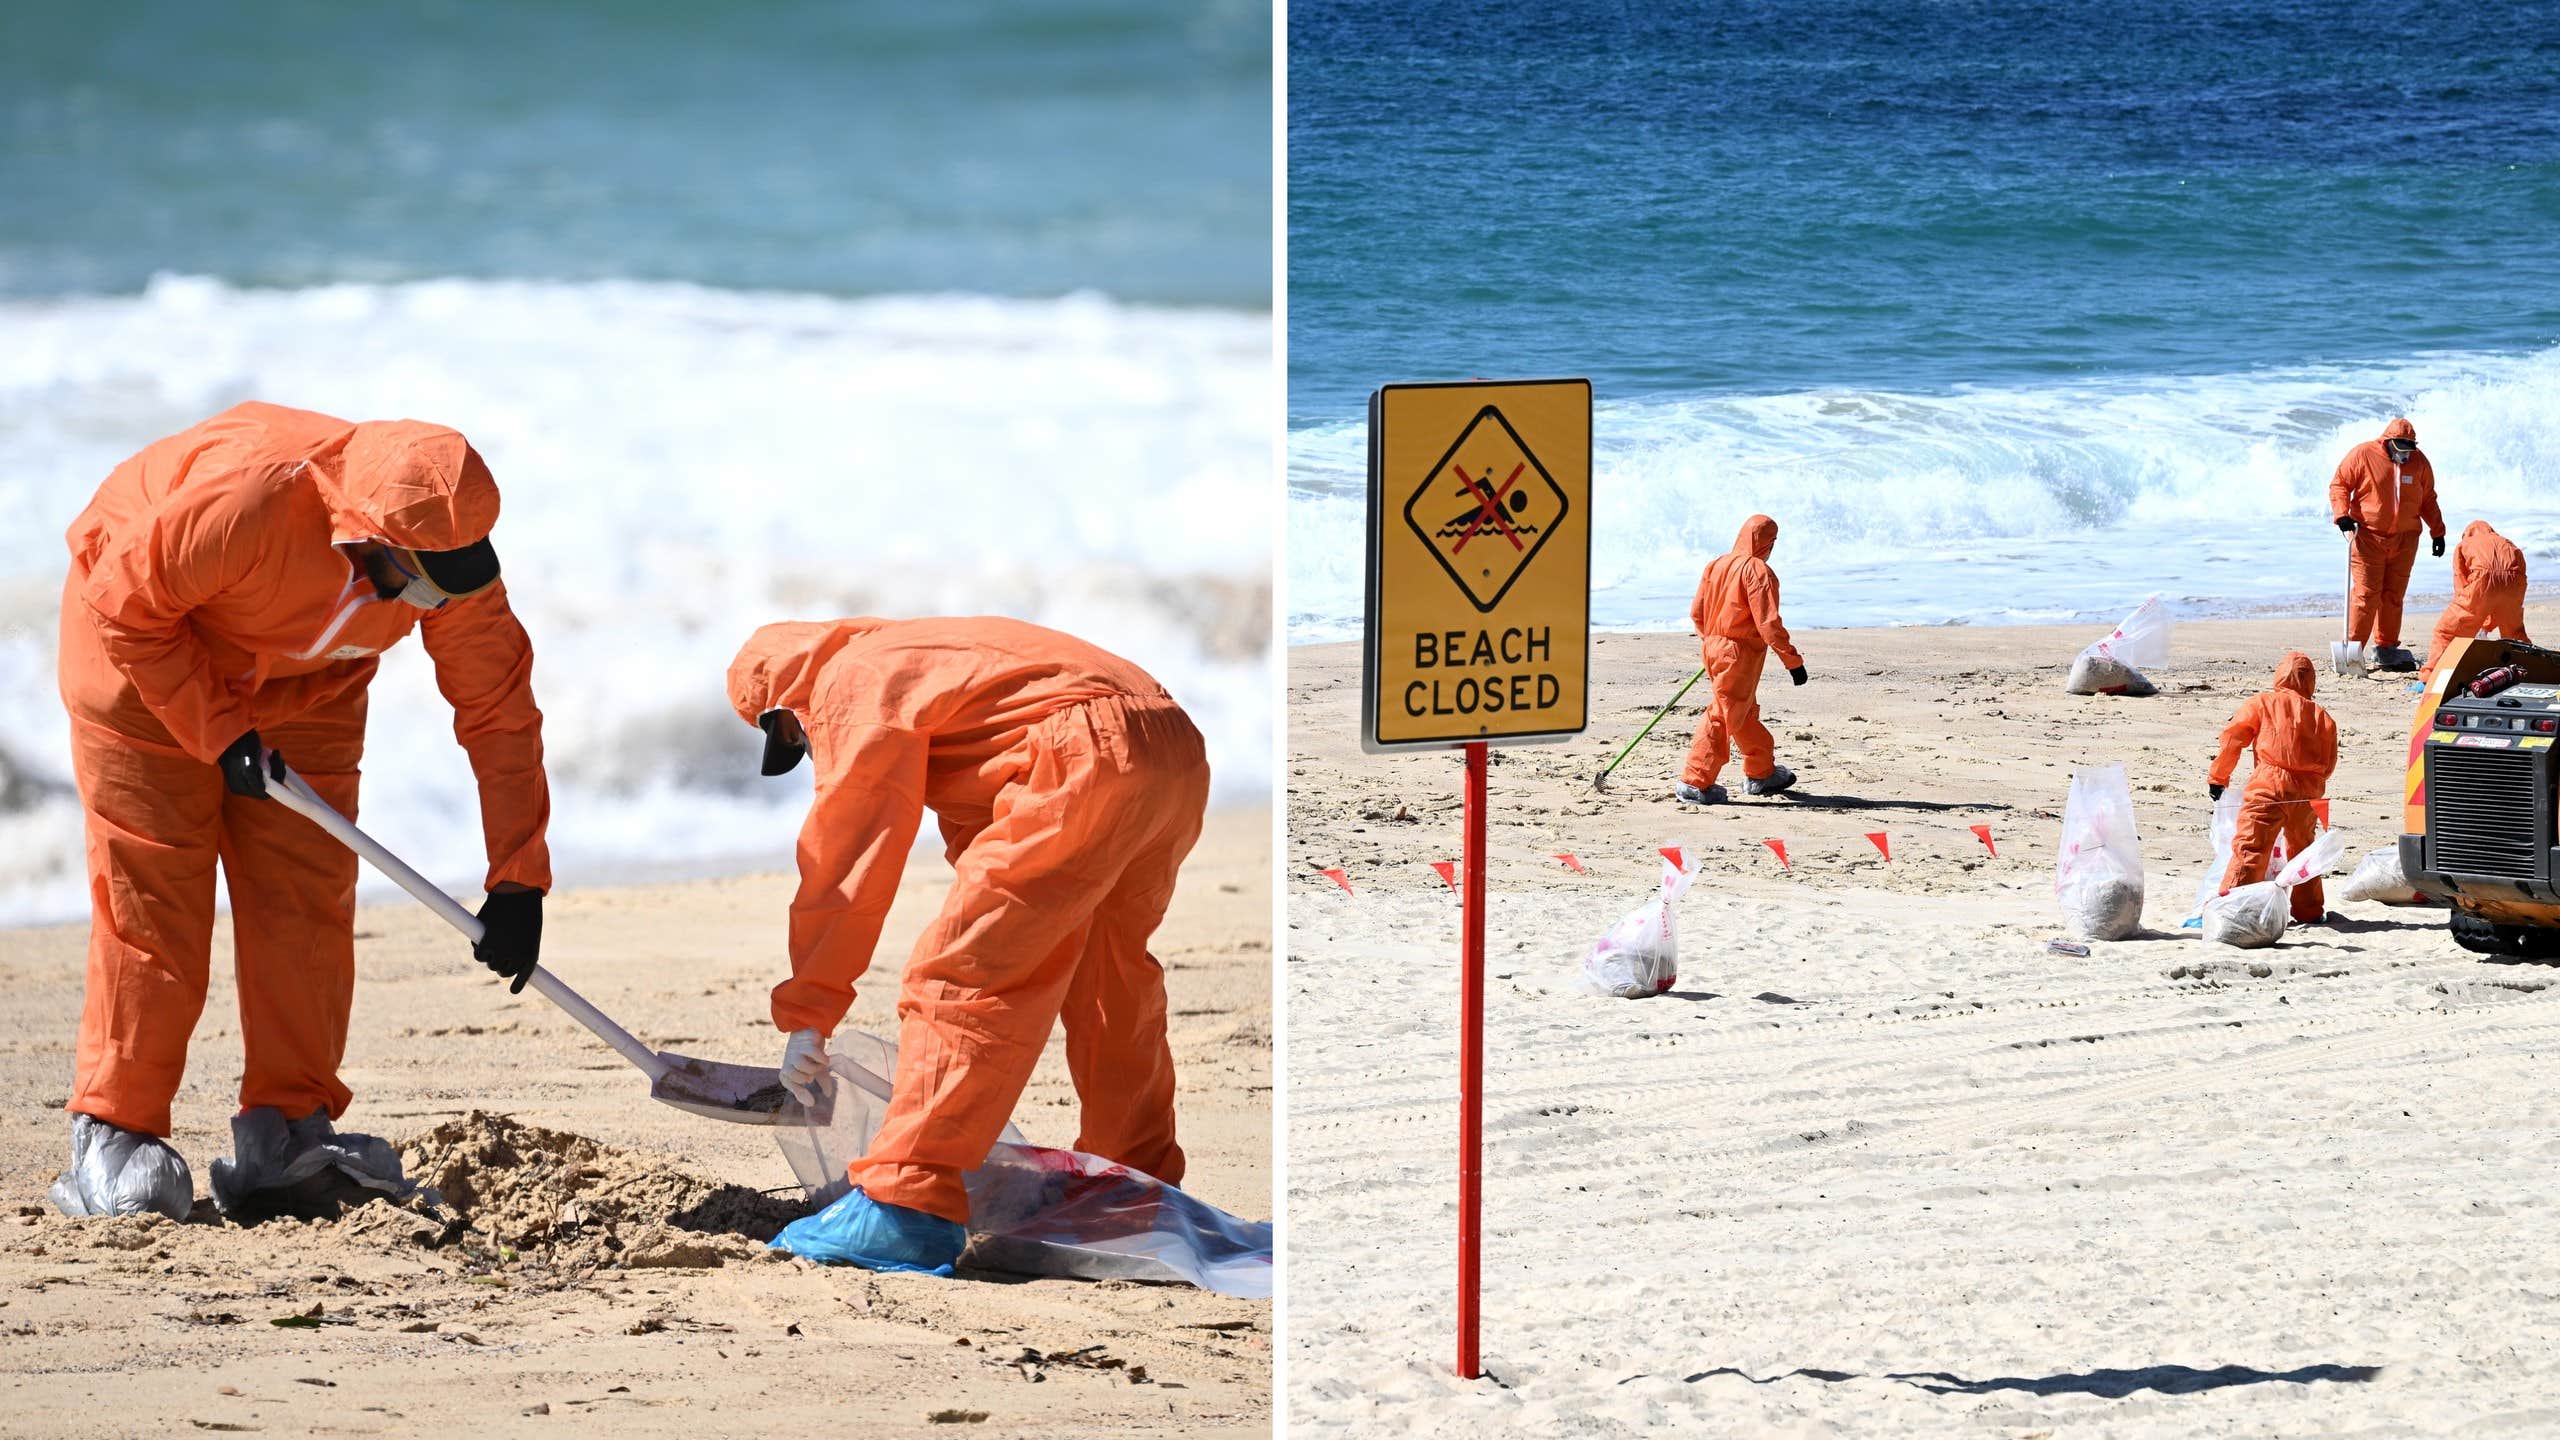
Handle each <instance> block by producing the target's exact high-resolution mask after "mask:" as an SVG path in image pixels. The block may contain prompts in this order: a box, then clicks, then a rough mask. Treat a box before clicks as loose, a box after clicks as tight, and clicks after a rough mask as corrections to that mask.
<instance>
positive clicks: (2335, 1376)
mask: <svg viewBox="0 0 2560 1440" xmlns="http://www.w3.org/2000/svg"><path fill="white" fill-rule="evenodd" d="M2381 1373H2382V1367H2381V1366H2379V1365H2304V1366H2301V1367H2299V1368H2296V1369H2292V1370H2259V1369H2254V1368H2252V1367H2250V1366H2247V1365H2217V1366H2215V1367H2214V1368H2213V1369H2211V1370H2198V1369H2196V1368H2195V1367H2194V1366H2192V1365H2150V1366H2145V1367H2144V1368H2142V1369H2140V1370H2089V1371H2083V1372H2079V1373H2076V1374H2065V1375H2044V1376H2039V1377H2037V1378H2035V1379H2032V1380H2031V1379H2027V1378H2024V1377H2021V1376H2014V1375H2012V1376H2003V1377H2000V1378H1998V1379H1992V1380H1966V1379H1963V1378H1961V1377H1959V1376H1955V1375H1950V1374H1948V1373H1946V1372H1945V1371H1943V1370H1929V1371H1918V1372H1913V1373H1908V1374H1903V1373H1895V1374H1890V1375H1884V1376H1880V1377H1878V1378H1881V1379H1885V1380H1899V1381H1901V1382H1902V1383H1904V1384H1906V1385H1913V1386H1917V1387H1918V1388H1920V1389H1922V1390H1926V1391H1928V1392H1929V1393H1931V1394H1933V1395H1989V1394H1993V1393H1996V1392H1999V1391H2004V1390H2017V1391H2023V1392H2025V1393H2026V1394H2029V1395H2096V1396H2099V1397H2101V1398H2103V1399H2108V1400H2121V1399H2123V1398H2125V1397H2126V1396H2128V1395H2132V1394H2135V1393H2137V1392H2139V1391H2143V1390H2157V1391H2159V1392H2160V1393H2161V1394H2163V1395H2194V1394H2198V1393H2201V1392H2203V1391H2206V1390H2222V1389H2227V1388H2229V1387H2231V1386H2234V1385H2270V1384H2284V1385H2308V1384H2311V1383H2313V1382H2314V1381H2319V1380H2331V1381H2335V1382H2337V1383H2339V1384H2342V1385H2350V1384H2362V1383H2364V1382H2365V1381H2368V1380H2371V1379H2373V1378H2374V1377H2375V1376H2377V1375H2379V1374H2381ZM1726 1375H1729V1376H1732V1377H1733V1378H1735V1379H1737V1380H1744V1381H1748V1382H1749V1383H1751V1384H1754V1385H1774V1384H1776V1383H1777V1382H1778V1381H1781V1380H1792V1379H1795V1378H1797V1377H1799V1376H1801V1377H1803V1378H1804V1379H1807V1380H1820V1381H1824V1382H1826V1383H1830V1384H1837V1383H1838V1382H1840V1381H1843V1380H1856V1379H1860V1378H1862V1377H1860V1376H1857V1375H1853V1374H1850V1373H1849V1372H1847V1371H1843V1370H1811V1369H1797V1370H1789V1371H1787V1372H1785V1373H1784V1374H1780V1375H1771V1376H1768V1377H1767V1378H1765V1379H1764V1378H1762V1377H1760V1376H1757V1375H1750V1374H1746V1373H1744V1372H1743V1371H1740V1370H1736V1369H1734V1368H1733V1367H1732V1366H1729V1365H1727V1366H1719V1367H1717V1368H1716V1369H1713V1370H1701V1371H1699V1372H1697V1373H1696V1374H1694V1375H1684V1376H1682V1377H1681V1380H1682V1381H1683V1382H1684V1383H1687V1384H1691V1385H1694V1384H1696V1383H1697V1382H1699V1381H1701V1380H1711V1379H1715V1378H1717V1377H1719V1376H1726ZM1641 1378H1643V1377H1641V1376H1636V1375H1630V1376H1628V1377H1627V1379H1626V1380H1621V1381H1619V1382H1618V1383H1619V1384H1621V1385H1624V1384H1626V1383H1627V1382H1628V1381H1631V1380H1637V1379H1641Z"/></svg>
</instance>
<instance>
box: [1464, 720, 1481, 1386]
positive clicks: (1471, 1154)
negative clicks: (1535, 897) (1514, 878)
mask: <svg viewBox="0 0 2560 1440" xmlns="http://www.w3.org/2000/svg"><path fill="white" fill-rule="evenodd" d="M1466 751H1467V820H1466V828H1467V845H1466V854H1467V890H1466V897H1465V900H1464V906H1463V908H1464V913H1463V914H1462V915H1461V916H1460V917H1459V920H1458V1373H1459V1374H1460V1375H1461V1376H1464V1377H1465V1378H1467V1379H1469V1380H1473V1379H1475V1378H1476V1376H1477V1375H1479V1374H1481V1373H1482V1369H1481V1367H1480V1366H1478V1365H1477V1363H1476V1297H1477V1295H1478V1293H1479V1287H1480V1283H1481V1281H1480V1277H1481V1274H1482V1267H1481V1264H1480V1260H1481V1257H1482V1255H1483V1247H1484V777H1485V769H1486V763H1487V756H1486V750H1485V746H1484V742H1482V741H1477V742H1476V743H1474V744H1472V745H1469V746H1467V747H1466Z"/></svg>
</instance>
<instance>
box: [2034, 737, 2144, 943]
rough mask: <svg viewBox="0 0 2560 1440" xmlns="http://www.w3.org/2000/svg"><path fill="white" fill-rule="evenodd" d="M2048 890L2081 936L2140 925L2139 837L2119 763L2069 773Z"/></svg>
mask: <svg viewBox="0 0 2560 1440" xmlns="http://www.w3.org/2000/svg"><path fill="white" fill-rule="evenodd" d="M2053 893H2054V897H2055V898H2056V899H2058V900H2060V901H2061V902H2062V916H2063V920H2064V921H2065V922H2066V923H2067V924H2068V925H2069V926H2070V927H2071V930H2072V932H2073V933H2074V934H2077V935H2080V936H2082V937H2083V938H2086V939H2090V940H2121V939H2123V938H2124V937H2126V936H2127V935H2131V934H2133V933H2134V932H2135V931H2137V930H2140V929H2141V928H2142V837H2141V836H2140V834H2138V833H2137V832H2136V831H2135V829H2134V823H2133V790H2132V788H2131V787H2130V786H2128V785H2127V784H2126V783H2125V778H2124V767H2123V766H2122V765H2101V766H2098V767H2097V768H2095V769H2091V770H2075V771H2073V772H2072V774H2071V798H2070V800H2069V801H2068V803H2066V804H2065V805H2064V807H2063V811H2062V850H2061V853H2060V854H2059V855H2058V856H2057V857H2056V858H2055V860H2054V867H2053Z"/></svg>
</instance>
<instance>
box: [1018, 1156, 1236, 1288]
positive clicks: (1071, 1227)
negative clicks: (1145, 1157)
mask: <svg viewBox="0 0 2560 1440" xmlns="http://www.w3.org/2000/svg"><path fill="white" fill-rule="evenodd" d="M967 1263H969V1264H971V1265H975V1266H979V1267H981V1268H984V1269H989V1270H1011V1271H1015V1272H1018V1273H1020V1274H1025V1275H1072V1276H1078V1277H1081V1278H1083V1279H1087V1280H1182V1281H1187V1282H1189V1283H1190V1284H1193V1285H1196V1286H1198V1287H1200V1288H1201V1289H1203V1290H1211V1291H1215V1292H1217V1293H1218V1294H1220V1295H1236V1296H1241V1297H1243V1298H1245V1299H1248V1300H1267V1299H1269V1298H1271V1225H1270V1222H1268V1221H1263V1222H1259V1223H1256V1222H1252V1221H1245V1220H1239V1219H1237V1218H1236V1217H1235V1216H1233V1215H1230V1214H1228V1213H1227V1212H1226V1211H1224V1210H1221V1209H1219V1208H1218V1207H1216V1206H1214V1205H1211V1204H1209V1203H1208V1202H1206V1201H1203V1200H1199V1199H1195V1198H1193V1197H1192V1196H1190V1195H1186V1194H1184V1193H1183V1192H1182V1191H1181V1190H1178V1189H1176V1188H1175V1187H1173V1186H1171V1185H1167V1184H1166V1183H1164V1182H1163V1181H1161V1180H1158V1179H1157V1178H1155V1177H1154V1176H1152V1175H1148V1174H1145V1173H1143V1172H1141V1171H1137V1170H1132V1169H1130V1168H1129V1167H1127V1166H1125V1165H1114V1164H1112V1163H1111V1162H1110V1161H1108V1160H1105V1159H1103V1158H1101V1157H1100V1156H1097V1155H1087V1154H1084V1153H1083V1152H1081V1151H1077V1150H1053V1149H1050V1148H1048V1147H1047V1146H1044V1145H998V1146H997V1147H996V1148H995V1149H994V1150H992V1151H990V1152H988V1154H987V1163H986V1164H984V1165H981V1166H979V1167H978V1168H977V1169H975V1170H972V1171H970V1172H969V1254H968V1262H967Z"/></svg>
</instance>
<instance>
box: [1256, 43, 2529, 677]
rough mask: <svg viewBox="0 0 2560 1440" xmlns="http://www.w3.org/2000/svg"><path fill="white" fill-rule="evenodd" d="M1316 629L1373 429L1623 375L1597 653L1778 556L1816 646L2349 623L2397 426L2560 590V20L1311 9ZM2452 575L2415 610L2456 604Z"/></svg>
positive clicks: (1350, 629)
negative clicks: (2226, 619)
mask: <svg viewBox="0 0 2560 1440" xmlns="http://www.w3.org/2000/svg"><path fill="white" fill-rule="evenodd" d="M1288 27H1289V28H1288V46H1289V100H1288V108H1289V152H1288V164H1289V174H1288V180H1289V216H1288V227H1289V229H1288V240H1289V249H1288V261H1289V277H1288V283H1289V301H1288V320H1289V333H1288V342H1289V352H1288V368H1289V399H1288V407H1289V417H1288V424H1289V431H1290V434H1289V476H1288V487H1287V505H1288V529H1289V546H1290V588H1289V610H1290V616H1289V619H1290V628H1291V632H1292V634H1293V636H1294V637H1295V638H1298V639H1302V640H1315V639H1324V638H1335V637H1340V636H1343V635H1347V634H1355V633H1357V630H1358V626H1359V623H1360V604H1361V583H1360V563H1361V562H1360V553H1361V525H1362V510H1361V503H1362V502H1361V496H1362V493H1363V484H1364V479H1363V473H1362V466H1363V463H1364V443H1363V430H1362V427H1363V423H1364V421H1363V404H1364V401H1365V398H1366V396H1367V394H1368V393H1369V391H1370V390H1371V389H1373V388H1374V387H1375V386H1377V385H1379V384H1381V383H1383V382H1387V381H1396V380H1436V379H1451V378H1465V377H1468V376H1476V375H1482V376H1505V377H1510V376H1545V375H1589V376H1590V377H1591V378H1592V380H1593V382H1594V388H1595V394H1596V397H1597V404H1598V417H1597V418H1598V429H1597V461H1598V474H1597V477H1596V488H1595V500H1594V514H1595V516H1596V517H1597V525H1598V530H1597V536H1596V546H1595V556H1594V583H1595V587H1596V590H1595V595H1594V606H1595V613H1596V615H1597V616H1598V617H1599V619H1600V620H1601V621H1602V623H1604V624H1606V625H1609V626H1613V627H1618V628H1654V627H1680V626H1683V625H1685V623H1686V609H1687V603H1688V598H1689V594H1690V591H1691V589H1692V587H1693V586H1694V584H1695V580H1696V575H1697V572H1698V569H1699V566H1700V565H1701V564H1702V563H1703V562H1704V561H1705V560H1706V559H1707V558H1708V557H1709V556H1711V555H1713V554H1715V553H1717V552H1719V551H1722V550H1724V549H1725V548H1727V547H1728V546H1729V545H1730V544H1731V543H1732V539H1733V535H1734V531H1735V529H1736V527H1737V526H1738V524H1739V522H1740V521H1741V520H1742V519H1743V517H1745V516H1746V515H1748V514H1750V513H1751V512H1753V511H1755V510H1759V511H1765V512H1767V513H1769V514H1770V515H1773V516H1775V517H1777V519H1778V521H1779V523H1780V527H1781V535H1780V539H1779V545H1778V551H1777V554H1776V556H1775V561H1776V564H1777V565H1778V568H1779V573H1780V574H1781V576H1782V577H1784V580H1785V584H1786V595H1787V602H1788V608H1789V618H1790V620H1791V621H1794V622H1797V623H1802V624H1810V625H1824V624H1835V625H1836V624H1937V623H1948V622H1960V623H2000V622H2026V621H2057V620H2067V621H2087V622H2091V623H2093V624H2102V623H2103V622H2106V621H2111V620H2113V619H2115V618H2117V617H2118V616H2119V615H2120V614H2121V613H2122V612H2124V611H2126V610H2129V609H2130V608H2132V606H2133V605H2134V604H2135V603H2136V602H2138V601H2139V600H2140V599H2141V598H2142V597H2143V596H2144V595H2146V594H2148V593H2151V592H2154V591H2157V592H2160V593H2162V594H2163V595H2164V596H2165V597H2166V598H2167V599H2168V600H2169V601H2170V602H2171V604H2172V605H2173V607H2175V608H2176V609H2177V610H2178V611H2179V613H2182V614H2188V615H2196V614H2226V613H2238V612H2246V611H2255V610H2263V609H2310V608H2319V607H2324V606H2325V607H2330V608H2334V607H2335V606H2336V605H2337V603H2338V601H2337V599H2336V597H2337V595H2338V593H2339V590H2340V589H2341V583H2342V573H2341V572H2342V568H2343V555H2342V553H2341V551H2342V547H2341V545H2340V543H2339V540H2338V536H2337V535H2336V533H2335V531H2334V530H2332V529H2330V528H2329V526H2328V524H2327V519H2326V514H2325V497H2324V491H2325V486H2326V483H2327V479H2328V475H2329V472H2330V470H2331V469H2332V468H2333V467H2334V466H2335V464H2336V462H2337V459H2338V458H2339V456H2340V455H2341V454H2342V453H2343V452H2344V451H2345V449H2346V448H2347V447H2348V446H2349V445H2351V444H2353V443H2355V442H2357V441H2360V440H2363V439H2367V438H2370V437H2371V436H2372V435H2373V434H2375V433H2376V432H2377V431H2378V430H2379V429H2380V427H2381V425H2382V423H2383V421H2384V420H2385V419H2386V418H2388V417H2389V416H2391V415H2393V414H2396V413H2405V414H2407V415H2408V416H2410V417H2411V419H2412V420H2413V421H2414V422H2415V423H2416V425H2417V427H2418V430H2419V434H2420V438H2421V441H2422V442H2423V443H2424V445H2425V447H2426V449H2427V450H2428V452H2429V454H2430V455H2431V457H2432V458H2433V459H2434V461H2435V465H2436V470H2437V475H2438V477H2439V481H2440V484H2441V488H2442V491H2443V495H2444V500H2445V506H2446V510H2447V517H2448V519H2449V520H2450V521H2451V522H2452V524H2453V525H2454V527H2455V529H2457V530H2459V528H2460V527H2461V525H2462V524H2463V523H2464V522H2465V521H2467V520H2469V519H2472V518H2483V517H2485V518H2488V519H2491V520H2492V521H2493V522H2494V523H2497V524H2498V525H2499V526H2500V527H2501V528H2502V529H2504V530H2506V531H2507V532H2508V533H2509V534H2511V535H2513V536H2515V537H2516V538H2517V539H2518V540H2519V541H2520V542H2521V543H2523V544H2524V545H2525V548H2526V550H2527V553H2528V555H2529V557H2531V561H2532V563H2533V564H2534V565H2535V567H2536V568H2537V570H2541V569H2549V570H2550V571H2551V572H2552V573H2553V574H2554V575H2555V576H2560V6H2555V5H2552V4H2539V5H2517V4H2394V5H2387V6H2377V5H2361V4H2318V5H2315V4H2299V3H2270V0H2236V3H2229V4H2215V5H2204V4H2185V5H2164V4H2156V3H2141V0H2134V3H2110V4H2103V5H2099V4H2026V3H1909V0H1894V3H1884V0H1877V3H1862V0H1837V3H1834V0H1805V3H1752V0H1746V3H1722V4H1698V3H1625V4H1612V3H1569V4H1557V5H1545V6H1499V5H1463V4H1455V3H1431V0H1425V3H1416V4H1405V5H1396V6H1377V5H1364V4H1349V3H1329V0H1328V3H1317V0H1299V3H1292V4H1291V5H1290V7H1289V10H1288ZM2447 585H2448V578H2447V573H2446V569H2445V562H2443V561H2432V562H2430V561H2421V563H2420V567H2419V571H2418V574H2417V576H2416V578H2415V580H2414V581H2413V584H2412V591H2413V594H2420V595H2423V594H2427V593H2436V594H2441V593H2442V592H2443V591H2444V590H2445V589H2446V588H2447Z"/></svg>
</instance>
